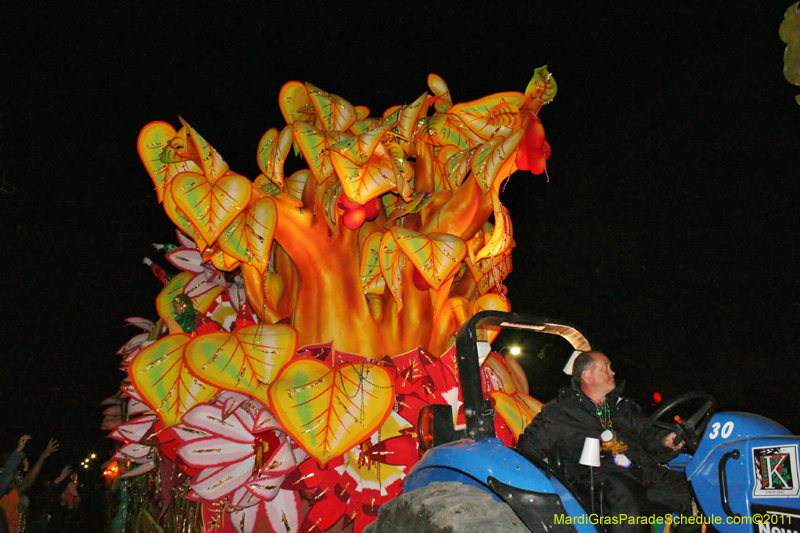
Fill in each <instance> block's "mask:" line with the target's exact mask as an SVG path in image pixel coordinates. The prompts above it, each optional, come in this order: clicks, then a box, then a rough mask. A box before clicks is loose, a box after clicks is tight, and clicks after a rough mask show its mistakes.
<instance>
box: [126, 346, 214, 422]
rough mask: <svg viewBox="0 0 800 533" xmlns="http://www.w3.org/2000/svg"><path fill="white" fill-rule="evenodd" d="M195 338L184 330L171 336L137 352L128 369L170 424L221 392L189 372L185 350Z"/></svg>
mask: <svg viewBox="0 0 800 533" xmlns="http://www.w3.org/2000/svg"><path fill="white" fill-rule="evenodd" d="M191 340H192V338H191V337H190V336H189V335H186V334H184V333H178V334H174V335H167V336H166V337H163V338H161V339H159V340H158V341H156V342H154V343H153V344H151V345H149V346H147V347H146V348H145V349H143V350H142V351H141V352H139V353H138V354H136V356H135V357H134V358H133V360H132V361H131V366H130V369H129V371H128V373H129V375H130V378H131V382H132V383H133V386H134V387H135V388H136V391H137V392H138V393H139V394H140V395H141V397H142V399H143V400H144V403H146V404H147V405H148V406H149V407H150V408H151V409H152V410H153V411H155V412H156V413H157V414H158V417H159V418H160V419H161V421H162V422H164V425H165V426H167V427H170V426H173V425H175V424H177V423H178V422H180V420H181V417H182V416H183V415H184V414H185V413H186V411H188V410H189V409H191V408H192V407H194V406H195V405H197V404H199V403H203V402H207V401H208V400H210V399H211V398H213V397H214V396H215V395H216V394H217V393H218V392H219V389H218V388H217V387H214V386H212V385H209V384H208V383H203V382H202V381H200V380H199V379H197V378H196V377H195V376H194V375H192V373H191V372H189V369H188V367H187V366H186V362H185V360H184V351H185V349H186V345H187V344H189V342H190V341H191Z"/></svg>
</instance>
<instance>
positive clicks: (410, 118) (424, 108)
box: [390, 93, 429, 154]
mask: <svg viewBox="0 0 800 533" xmlns="http://www.w3.org/2000/svg"><path fill="white" fill-rule="evenodd" d="M428 107H429V104H428V93H422V95H421V96H420V97H419V98H417V99H416V100H414V101H413V102H412V103H410V104H408V105H404V106H403V107H401V108H400V109H399V110H398V111H397V112H396V118H395V120H397V124H396V125H395V127H394V128H393V129H392V131H393V133H394V134H395V135H396V136H397V137H398V139H397V143H398V144H399V145H400V146H401V147H402V148H403V151H404V152H405V153H406V154H410V153H411V148H412V146H413V144H412V143H411V137H412V136H413V134H414V128H415V127H416V126H417V121H418V120H419V119H420V118H422V117H424V116H426V115H427V114H428ZM393 114H395V113H393ZM390 121H391V122H394V120H391V119H390Z"/></svg>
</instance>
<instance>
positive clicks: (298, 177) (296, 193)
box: [285, 168, 312, 206]
mask: <svg viewBox="0 0 800 533" xmlns="http://www.w3.org/2000/svg"><path fill="white" fill-rule="evenodd" d="M311 176H312V173H311V171H310V170H308V169H307V168H303V169H300V170H298V171H297V172H293V173H292V175H291V176H289V177H288V178H286V182H285V183H286V192H287V193H288V194H289V196H291V197H293V198H296V199H298V200H300V205H301V206H302V205H303V201H302V200H303V191H304V190H305V188H306V183H308V178H310V177H311Z"/></svg>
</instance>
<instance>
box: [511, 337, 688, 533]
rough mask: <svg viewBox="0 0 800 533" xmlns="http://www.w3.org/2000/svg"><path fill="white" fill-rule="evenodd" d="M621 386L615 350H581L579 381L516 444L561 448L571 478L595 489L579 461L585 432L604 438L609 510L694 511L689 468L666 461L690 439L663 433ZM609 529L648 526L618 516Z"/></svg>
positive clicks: (548, 454) (548, 450)
mask: <svg viewBox="0 0 800 533" xmlns="http://www.w3.org/2000/svg"><path fill="white" fill-rule="evenodd" d="M619 393H620V391H619V388H618V387H617V383H616V380H615V379H614V371H613V370H611V362H610V361H609V360H608V358H607V357H606V356H605V355H604V354H602V353H600V352H583V353H581V354H580V355H578V357H577V358H576V359H575V362H574V364H573V375H572V387H570V388H566V389H562V390H561V391H560V393H559V396H558V398H557V399H555V400H553V401H551V402H549V403H547V404H546V405H545V406H544V407H543V408H542V412H541V413H539V415H538V416H537V417H536V418H534V419H533V422H531V423H530V424H529V425H528V427H527V428H525V431H524V433H523V434H522V435H521V436H520V439H519V444H518V445H517V450H518V451H519V452H520V453H521V454H522V455H524V456H526V457H529V458H537V459H540V460H544V459H549V460H551V461H552V459H553V457H554V456H555V455H556V454H558V456H559V457H560V459H561V461H562V462H563V465H564V472H565V474H566V476H567V478H568V479H569V481H571V482H572V483H573V484H574V485H575V486H576V488H577V489H578V490H581V491H584V492H585V493H587V494H588V492H589V471H588V467H586V466H582V465H580V464H579V463H578V461H579V459H580V456H581V451H582V449H583V444H584V441H585V439H586V437H593V438H598V439H600V442H601V443H602V444H601V446H602V453H601V465H600V467H599V468H598V469H597V470H596V474H595V483H600V482H602V484H603V487H604V488H603V491H604V496H603V499H604V506H605V510H606V513H605V514H606V515H607V516H609V517H621V516H622V515H626V516H628V517H638V516H647V515H651V514H658V515H660V516H664V514H666V513H667V512H675V513H679V514H681V515H684V516H690V515H691V511H692V507H691V492H690V491H689V486H688V484H687V482H686V479H685V477H684V475H683V474H682V473H680V472H675V471H673V470H669V469H667V468H665V467H663V466H661V465H660V464H659V463H660V462H664V461H666V460H669V459H670V458H671V457H672V456H674V455H675V452H677V451H678V450H680V449H681V448H682V447H683V443H681V444H676V443H675V433H669V434H668V435H661V434H659V433H660V432H659V430H657V429H656V428H654V427H652V426H650V425H649V424H647V420H646V419H645V418H644V417H642V415H641V409H640V408H639V406H638V405H636V404H635V403H634V402H632V401H630V400H628V399H626V398H622V397H620V396H619ZM610 531H612V532H631V533H633V532H636V533H639V532H642V531H649V526H648V525H646V524H638V523H632V521H630V520H626V521H624V522H623V523H619V524H614V523H613V522H612V523H611V524H610Z"/></svg>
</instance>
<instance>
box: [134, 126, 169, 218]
mask: <svg viewBox="0 0 800 533" xmlns="http://www.w3.org/2000/svg"><path fill="white" fill-rule="evenodd" d="M175 133H176V132H175V128H173V127H172V126H171V125H170V124H167V123H166V122H151V123H150V124H147V125H146V126H145V127H144V128H142V131H141V132H139V139H138V140H137V142H136V147H137V148H138V150H139V158H140V159H141V160H142V163H144V168H146V169H147V173H148V174H150V178H151V179H152V180H153V184H154V185H155V186H156V194H157V195H158V201H159V202H162V201H163V200H164V189H166V188H167V187H168V186H169V183H170V181H172V178H173V177H174V176H175V171H174V169H175V165H174V164H170V163H164V162H162V161H161V153H162V152H163V151H164V149H165V148H166V147H167V146H168V145H169V141H170V140H171V139H172V138H173V137H175Z"/></svg>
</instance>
